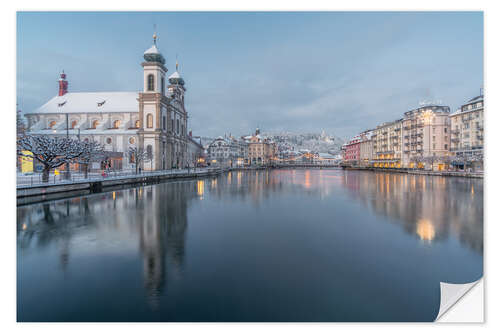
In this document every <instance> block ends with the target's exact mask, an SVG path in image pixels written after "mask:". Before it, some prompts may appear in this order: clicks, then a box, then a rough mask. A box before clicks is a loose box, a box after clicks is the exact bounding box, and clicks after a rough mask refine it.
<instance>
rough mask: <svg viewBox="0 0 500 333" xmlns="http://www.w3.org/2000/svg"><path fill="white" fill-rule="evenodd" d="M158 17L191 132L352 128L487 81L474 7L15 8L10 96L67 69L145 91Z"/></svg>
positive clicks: (454, 102) (459, 95) (99, 83)
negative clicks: (147, 56)
mask: <svg viewBox="0 0 500 333" xmlns="http://www.w3.org/2000/svg"><path fill="white" fill-rule="evenodd" d="M155 25H156V32H157V35H158V48H159V50H160V51H161V53H162V54H163V56H164V57H165V58H166V66H167V68H168V69H169V70H168V73H167V75H169V74H171V73H172V72H173V71H175V61H176V57H177V58H178V60H179V64H180V73H181V75H182V76H183V78H184V80H185V81H186V88H187V91H186V98H185V102H186V109H187V111H188V114H189V119H188V127H189V128H190V129H191V130H192V131H193V135H202V136H212V137H214V136H219V135H224V134H232V135H235V136H239V135H245V134H249V133H251V132H253V131H254V130H255V128H256V127H259V128H260V129H261V130H262V131H263V132H282V131H288V132H294V133H304V132H320V131H322V130H324V131H326V132H327V133H329V134H331V135H336V136H339V137H342V138H349V137H351V136H354V135H356V134H357V133H359V132H360V131H363V130H366V129H370V128H374V127H376V126H377V125H379V124H380V123H383V122H385V121H392V120H395V119H399V118H401V117H402V116H403V113H404V112H405V111H408V110H411V109H414V108H417V107H419V102H421V101H441V102H442V103H443V104H445V105H449V106H450V108H451V110H452V111H454V110H456V109H457V108H458V107H459V106H460V105H461V104H462V103H463V102H465V101H466V100H468V99H470V98H472V97H474V96H477V95H478V94H479V92H480V88H481V86H482V85H483V65H484V64H483V13H482V12H18V15H17V103H18V108H20V109H21V110H23V111H30V110H34V109H36V108H37V107H39V106H41V105H42V104H44V103H45V102H47V101H48V100H49V99H50V98H52V97H53V96H55V95H56V94H57V92H58V82H57V81H58V79H59V73H60V72H61V70H63V69H64V71H65V73H66V74H67V79H68V81H69V91H70V92H84V91H141V90H142V88H143V87H142V82H143V81H142V67H141V65H140V64H141V62H142V61H143V58H142V57H143V53H144V51H145V50H146V49H148V48H149V47H150V46H151V45H152V35H153V33H154V31H155Z"/></svg>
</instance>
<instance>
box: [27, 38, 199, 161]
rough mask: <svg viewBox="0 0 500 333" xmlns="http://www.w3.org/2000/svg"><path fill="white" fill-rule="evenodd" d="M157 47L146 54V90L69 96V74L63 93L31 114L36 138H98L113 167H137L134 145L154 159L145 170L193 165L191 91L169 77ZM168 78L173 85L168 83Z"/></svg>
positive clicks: (61, 87) (62, 81)
mask: <svg viewBox="0 0 500 333" xmlns="http://www.w3.org/2000/svg"><path fill="white" fill-rule="evenodd" d="M156 39H157V38H156V34H155V35H153V45H152V46H151V47H150V48H149V49H148V50H146V51H145V52H144V62H142V63H141V65H142V67H143V86H144V87H143V90H142V91H140V92H123V91H114V92H68V81H67V77H66V74H65V73H64V71H63V72H62V73H61V74H60V79H59V93H58V95H57V96H55V97H53V98H52V99H50V100H49V101H48V102H47V103H45V104H44V105H42V106H41V107H39V108H37V109H36V110H33V111H28V112H26V114H25V116H26V118H27V121H28V133H29V134H31V135H58V136H66V135H69V136H70V137H71V138H74V139H78V140H85V141H86V140H94V141H97V142H99V143H100V144H101V145H102V146H103V147H104V150H105V151H106V155H107V157H108V159H109V160H110V161H111V167H112V168H113V169H117V170H121V169H135V161H134V160H133V158H132V157H129V156H128V150H129V147H139V148H143V149H144V150H145V151H147V152H149V153H150V156H152V159H151V160H148V161H147V162H143V165H140V167H141V168H142V169H143V170H164V169H171V168H184V167H187V166H188V165H189V164H191V161H189V160H188V154H187V147H188V144H190V141H192V140H191V138H190V136H189V135H188V133H187V118H188V116H187V111H186V109H185V107H184V95H185V92H186V88H185V86H184V80H183V78H182V77H181V75H180V74H179V65H178V63H176V71H175V72H174V73H173V74H172V75H170V76H169V77H168V78H167V76H166V75H167V71H168V69H167V68H166V67H165V58H164V57H163V55H162V54H161V53H160V51H159V50H158V47H157V42H156ZM167 79H168V83H167Z"/></svg>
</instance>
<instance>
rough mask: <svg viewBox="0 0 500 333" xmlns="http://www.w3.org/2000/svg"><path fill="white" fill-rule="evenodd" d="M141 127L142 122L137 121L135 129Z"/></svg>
mask: <svg viewBox="0 0 500 333" xmlns="http://www.w3.org/2000/svg"><path fill="white" fill-rule="evenodd" d="M139 127H141V121H140V120H136V121H135V128H139Z"/></svg>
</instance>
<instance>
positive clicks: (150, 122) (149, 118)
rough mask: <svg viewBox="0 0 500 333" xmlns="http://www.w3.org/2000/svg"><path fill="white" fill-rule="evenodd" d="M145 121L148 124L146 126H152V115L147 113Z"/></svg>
mask: <svg viewBox="0 0 500 333" xmlns="http://www.w3.org/2000/svg"><path fill="white" fill-rule="evenodd" d="M146 122H147V124H148V128H153V115H152V114H151V113H150V114H148V116H147V121H146Z"/></svg>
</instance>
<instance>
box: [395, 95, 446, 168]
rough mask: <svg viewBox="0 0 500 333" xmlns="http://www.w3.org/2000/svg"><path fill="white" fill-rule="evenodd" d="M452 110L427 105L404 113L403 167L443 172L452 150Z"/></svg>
mask: <svg viewBox="0 0 500 333" xmlns="http://www.w3.org/2000/svg"><path fill="white" fill-rule="evenodd" d="M449 115H450V107H449V106H443V105H426V106H422V107H419V108H417V109H414V110H410V111H407V112H405V113H404V118H403V120H402V125H403V131H402V132H403V147H404V148H403V155H402V165H403V167H405V168H420V169H424V168H425V169H434V170H444V169H445V168H446V165H447V157H448V156H449V149H450V141H451V136H450V134H451V133H450V118H449Z"/></svg>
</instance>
